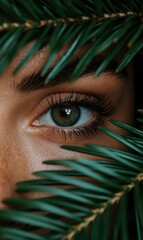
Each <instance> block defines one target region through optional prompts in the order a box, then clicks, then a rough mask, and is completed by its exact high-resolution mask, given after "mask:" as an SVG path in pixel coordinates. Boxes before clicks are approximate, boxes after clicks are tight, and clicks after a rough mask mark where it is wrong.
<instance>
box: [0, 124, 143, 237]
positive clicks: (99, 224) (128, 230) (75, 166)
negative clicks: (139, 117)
mask: <svg viewBox="0 0 143 240" xmlns="http://www.w3.org/2000/svg"><path fill="white" fill-rule="evenodd" d="M112 122H114V124H116V125H118V126H120V127H122V128H124V129H126V130H128V132H129V133H134V136H133V137H131V135H130V136H129V138H128V136H119V135H118V134H117V133H114V132H112V131H111V130H109V129H106V128H103V127H102V131H104V132H105V133H106V134H109V135H112V137H114V138H115V139H117V140H118V141H120V142H122V143H124V144H125V145H127V146H128V147H129V148H131V149H132V150H133V152H125V151H123V150H119V149H113V148H109V147H102V146H98V145H94V144H88V145H86V146H84V147H78V146H63V147H64V148H66V149H69V150H73V151H79V152H82V153H88V154H91V155H95V156H102V157H104V158H105V159H106V160H96V161H95V160H93V159H85V158H79V159H76V160H75V159H71V160H66V161H65V160H52V161H50V160H49V161H45V162H44V163H45V164H51V163H52V164H55V165H58V166H59V165H62V166H65V167H67V170H62V171H56V170H54V171H53V170H52V171H39V172H36V173H35V175H36V176H38V177H39V178H38V179H36V180H29V181H25V182H21V183H18V184H17V191H18V192H21V193H23V192H30V193H31V192H34V193H35V192H36V193H40V194H41V193H42V194H45V196H44V197H43V198H37V199H23V198H18V199H7V200H5V203H7V204H9V205H10V206H12V207H16V208H17V209H16V210H0V221H2V223H3V222H5V221H6V222H7V221H8V222H11V224H9V227H8V228H7V227H0V236H1V237H3V238H4V239H10V240H11V239H15V240H16V239H23V240H26V239H34V240H36V239H37V240H38V239H39V240H41V239H43V240H45V239H50V240H56V239H57V240H58V239H62V240H70V239H73V240H76V239H78V240H79V239H82V240H83V239H90V240H95V239H96V240H98V239H105V240H107V239H114V240H118V239H120V238H121V239H125V240H127V239H135V238H136V239H141V236H142V228H143V219H142V213H143V204H142V180H143V172H142V159H143V149H142V145H140V144H139V143H142V141H143V131H140V130H138V129H136V128H133V127H130V126H128V125H126V124H124V123H121V122H119V121H115V120H114V121H113V120H112ZM100 128H101V127H100ZM134 137H135V138H136V142H137V144H134V142H133V143H132V141H131V139H133V140H134ZM111 160H112V161H111ZM63 186H64V188H63ZM65 187H66V188H65ZM47 194H50V196H49V195H48V196H46V195H47ZM130 194H131V196H132V197H130V198H129V195H130ZM129 199H132V203H131V204H132V205H131V209H130V208H129ZM114 208H115V209H116V214H115V213H114V214H113V211H114ZM131 211H132V212H133V213H132V217H133V216H134V218H133V222H132V223H131V222H130V220H131V219H130V217H131V215H130V212H131ZM113 217H114V223H111V222H112V218H113ZM17 224H18V228H17ZM19 224H20V225H19ZM23 224H24V225H23ZM41 229H48V230H49V232H46V233H43V234H36V233H34V231H35V230H36V231H37V230H41ZM132 229H133V231H132ZM132 234H135V235H132ZM131 235H132V236H134V237H133V238H131Z"/></svg>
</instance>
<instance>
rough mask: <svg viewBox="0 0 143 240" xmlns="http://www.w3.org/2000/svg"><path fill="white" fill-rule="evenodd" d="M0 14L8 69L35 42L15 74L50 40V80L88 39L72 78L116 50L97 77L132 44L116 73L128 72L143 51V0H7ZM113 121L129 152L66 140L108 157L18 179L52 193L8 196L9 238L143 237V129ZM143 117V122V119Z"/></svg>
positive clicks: (1, 214) (0, 230)
mask: <svg viewBox="0 0 143 240" xmlns="http://www.w3.org/2000/svg"><path fill="white" fill-rule="evenodd" d="M0 13H1V14H0V34H1V38H0V52H1V56H2V57H1V62H0V73H1V74H2V73H3V72H4V71H5V69H6V68H7V66H8V64H9V63H10V61H11V60H12V59H13V57H14V56H15V54H16V53H18V52H19V51H20V49H21V48H22V47H24V46H25V45H26V44H27V43H29V42H30V41H32V40H34V41H35V42H34V45H33V47H32V48H31V50H30V52H28V54H27V55H26V56H25V57H24V58H23V59H22V61H21V62H20V63H19V65H18V66H17V67H16V69H15V71H14V74H16V73H17V72H18V71H20V70H21V68H22V67H23V66H24V64H25V63H26V62H27V61H28V60H29V59H30V58H32V56H33V55H34V54H35V53H36V52H37V51H39V50H40V49H41V48H43V47H44V46H46V45H47V44H48V45H49V46H50V49H51V53H50V57H49V58H48V59H47V60H46V62H45V64H44V66H43V69H42V72H41V75H42V76H43V77H44V79H45V83H47V82H48V81H52V79H53V78H54V77H55V76H56V75H57V74H58V73H59V72H60V71H61V70H62V69H63V68H64V67H65V66H66V64H67V63H68V62H69V61H70V60H71V59H72V57H73V56H74V54H75V53H76V52H77V51H79V50H80V49H81V48H83V47H84V46H87V45H88V50H87V51H86V53H85V54H84V55H83V56H82V57H81V59H80V61H79V62H78V63H77V66H76V68H75V69H74V71H73V73H72V76H71V80H75V79H76V78H77V77H78V76H80V75H81V73H83V72H84V71H85V70H86V68H87V66H88V65H89V63H90V62H91V60H92V59H93V57H94V56H96V55H98V54H100V53H102V52H103V51H104V50H106V49H108V48H109V47H110V46H112V51H111V52H110V53H109V54H108V56H107V57H106V58H105V60H104V61H103V62H102V63H101V65H100V66H99V67H98V69H97V70H96V74H97V75H98V74H100V73H101V72H102V71H103V70H105V69H106V68H107V67H108V65H109V64H110V63H111V61H112V60H113V59H114V58H115V56H116V55H117V54H118V53H119V52H120V51H121V49H123V48H124V47H126V48H127V51H126V52H125V54H124V56H123V58H122V59H121V61H120V63H119V65H118V67H117V69H116V71H122V70H123V68H124V67H125V66H126V65H127V64H128V63H129V62H130V61H131V60H132V59H133V58H134V57H135V56H136V55H137V54H142V51H143V41H142V35H143V24H142V19H143V2H142V1H140V0H136V1H134V0H132V1H131V0H130V1H114V0H112V1H111V0H106V1H103V0H83V1H82V0H80V1H77V0H39V1H34V0H25V1H19V0H0ZM65 45H69V48H68V50H67V51H66V53H65V54H64V55H63V56H61V58H60V60H59V61H58V63H57V64H56V65H55V66H54V67H53V68H51V65H52V63H53V61H54V60H55V59H56V56H57V54H58V52H59V51H60V49H62V48H63V46H65ZM140 113H141V114H142V113H143V110H140ZM111 121H112V123H113V124H115V125H118V126H119V127H121V128H123V129H126V130H127V131H128V135H127V136H120V135H119V134H117V133H115V132H112V131H111V130H109V129H106V128H104V127H99V130H100V131H103V132H105V134H108V135H110V136H112V137H113V138H115V139H117V140H118V141H120V142H122V143H123V144H124V145H126V146H127V147H128V148H129V152H125V151H122V150H118V149H113V148H109V147H102V146H98V145H93V144H88V145H86V146H83V147H78V146H62V147H63V148H65V149H69V150H73V151H78V152H83V153H88V154H90V155H92V156H94V155H96V156H102V157H104V158H105V160H103V161H100V160H96V161H94V160H93V159H92V158H91V159H85V158H80V159H71V160H66V161H64V159H63V160H58V161H55V160H52V164H55V165H64V166H66V167H67V170H61V171H40V172H37V173H35V174H36V176H38V178H37V179H36V180H29V181H25V182H21V183H18V184H17V191H18V192H30V193H31V192H37V193H44V194H45V197H44V198H37V199H23V198H19V199H7V200H5V202H6V203H7V204H9V205H10V206H12V208H11V209H8V210H0V222H1V227H0V237H1V238H2V239H9V240H26V239H27V240H28V239H33V240H36V239H37V240H45V239H48V240H57V239H63V240H68V239H73V240H77V239H78V240H79V239H82V240H84V239H86V240H87V239H90V240H98V239H102V240H107V239H113V240H117V239H122V240H129V239H138V240H141V239H142V232H143V217H142V216H143V203H142V179H143V171H142V159H143V131H142V130H141V129H137V128H135V127H131V126H128V125H126V124H124V123H121V122H118V121H115V120H111ZM139 121H140V122H143V118H140V119H139ZM111 160H113V161H111ZM50 163H51V162H50V161H45V162H44V164H50ZM63 185H64V186H65V185H66V187H68V188H65V187H63ZM49 194H50V195H49ZM41 229H44V232H43V233H41V232H40V231H41Z"/></svg>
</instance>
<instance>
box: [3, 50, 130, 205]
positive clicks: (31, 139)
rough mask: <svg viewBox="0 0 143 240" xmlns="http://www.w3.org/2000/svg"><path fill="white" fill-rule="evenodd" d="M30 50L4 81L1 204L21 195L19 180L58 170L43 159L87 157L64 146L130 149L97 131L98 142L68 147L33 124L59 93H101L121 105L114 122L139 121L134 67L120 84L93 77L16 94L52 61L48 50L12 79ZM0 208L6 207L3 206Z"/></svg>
mask: <svg viewBox="0 0 143 240" xmlns="http://www.w3.org/2000/svg"><path fill="white" fill-rule="evenodd" d="M28 49H29V46H27V47H26V48H25V49H23V51H21V53H20V54H19V55H17V56H16V57H15V59H14V60H13V61H12V63H11V64H10V66H9V67H8V69H7V70H6V72H5V73H4V74H3V75H2V76H1V77H0V200H1V201H2V199H4V198H7V197H13V196H18V194H16V193H15V192H14V189H15V184H16V183H17V182H19V181H23V180H26V179H31V178H33V177H34V176H33V175H32V172H35V171H38V170H43V169H53V168H54V166H52V165H49V166H46V165H42V161H43V160H46V159H50V160H51V159H55V158H74V157H79V156H85V155H84V154H81V153H74V152H70V151H66V150H63V149H61V148H60V145H61V144H73V145H83V144H85V143H95V144H99V145H100V144H101V145H105V146H112V147H117V148H119V149H124V148H125V147H124V146H122V145H121V144H120V143H118V142H117V141H116V140H113V139H111V138H110V137H108V136H106V135H104V134H103V133H101V132H97V133H96V134H95V135H93V136H92V137H89V138H87V137H86V138H85V139H84V138H82V139H78V138H73V139H72V140H70V139H68V138H67V142H65V140H64V139H63V138H62V136H61V135H57V134H55V133H52V132H51V131H49V132H48V133H45V132H42V131H41V130H40V129H35V128H33V127H31V125H30V123H31V122H32V121H33V120H34V119H33V115H32V114H33V109H34V108H35V107H36V106H37V105H38V104H39V103H40V102H41V101H42V99H43V98H45V97H46V96H47V95H49V94H56V93H57V92H63V93H64V92H70V91H73V92H76V91H77V89H78V92H81V93H83V94H86V93H87V92H90V93H91V94H93V95H94V94H98V93H103V94H104V95H106V94H107V95H110V96H111V98H112V101H113V102H115V103H116V105H117V110H116V112H115V113H114V114H113V116H110V117H111V118H114V119H118V120H120V121H123V122H126V123H129V124H133V122H134V101H133V95H134V93H133V79H132V75H133V74H132V66H129V67H128V72H129V76H128V79H126V82H124V81H122V80H119V81H118V80H117V79H116V77H112V76H111V75H107V74H101V75H100V76H99V77H98V78H97V77H96V78H95V77H93V76H87V77H85V78H84V79H79V80H77V82H75V83H73V84H68V83H64V84H61V86H58V87H54V88H49V89H44V90H38V91H35V92H31V93H28V94H25V95H24V94H22V93H19V92H18V91H16V90H14V89H13V85H14V83H19V82H20V81H21V79H22V77H23V76H24V75H25V74H28V73H31V72H35V71H38V68H39V69H40V67H41V66H42V64H43V63H44V61H45V59H46V57H47V51H45V53H44V51H42V54H41V53H40V58H38V55H36V56H35V57H34V58H33V59H32V60H31V61H30V62H29V63H28V64H27V65H26V66H25V67H24V68H23V69H22V71H21V72H20V73H18V74H17V75H16V77H14V76H12V71H13V69H14V67H15V66H16V64H17V62H19V61H20V58H21V57H22V56H23V55H24V54H25V53H26V52H27V50H28ZM34 63H35V64H34ZM81 80H82V84H81ZM107 81H108V84H107ZM87 82H88V84H87ZM107 127H108V128H110V129H113V130H115V131H117V132H119V133H121V134H125V132H124V131H123V130H121V129H119V128H117V127H115V126H113V125H112V124H111V123H108V124H107ZM86 156H87V155H86ZM90 158H91V156H90ZM98 159H99V157H98ZM26 197H31V195H29V196H28V195H26ZM0 207H4V206H3V204H2V202H1V203H0Z"/></svg>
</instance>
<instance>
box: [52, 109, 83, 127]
mask: <svg viewBox="0 0 143 240" xmlns="http://www.w3.org/2000/svg"><path fill="white" fill-rule="evenodd" d="M51 115H52V118H53V121H54V122H55V123H56V124H57V125H58V126H63V127H69V126H73V125H74V124H76V122H77V121H78V120H79V117H80V108H79V107H78V106H70V107H69V106H57V107H55V108H53V109H52V110H51Z"/></svg>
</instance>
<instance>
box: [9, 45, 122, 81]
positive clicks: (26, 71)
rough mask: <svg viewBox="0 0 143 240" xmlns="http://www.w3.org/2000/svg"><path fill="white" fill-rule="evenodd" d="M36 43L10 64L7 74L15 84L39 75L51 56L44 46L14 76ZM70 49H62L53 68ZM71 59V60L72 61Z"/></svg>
mask: <svg viewBox="0 0 143 240" xmlns="http://www.w3.org/2000/svg"><path fill="white" fill-rule="evenodd" d="M35 42H36V41H32V42H30V43H29V44H27V45H26V46H25V47H24V48H23V49H21V51H20V52H19V53H18V54H16V56H15V57H14V59H13V60H12V61H11V63H10V64H9V66H8V68H7V70H6V72H5V74H6V75H7V76H8V77H9V76H11V78H12V79H13V81H14V82H16V83H19V82H20V79H21V78H22V77H23V76H25V75H30V74H32V73H38V72H39V71H40V70H41V68H42V66H43V64H44V63H45V61H46V60H47V59H48V57H49V56H50V47H49V46H48V45H47V46H44V47H43V48H42V49H41V50H39V51H38V52H37V53H36V54H35V55H34V56H33V57H32V58H31V59H30V60H29V61H28V62H27V63H26V64H25V65H24V67H23V68H22V69H21V70H20V71H19V72H18V73H17V74H16V75H15V76H13V71H14V69H15V68H16V66H17V65H18V64H19V63H20V61H21V60H22V59H23V58H24V57H25V56H26V55H27V54H28V53H29V51H30V50H31V48H32V47H33V46H34V44H35ZM88 48H89V45H88V46H85V47H84V48H82V49H80V50H79V51H78V52H76V54H75V55H74V56H73V58H72V59H76V58H78V59H79V58H81V56H82V55H84V53H85V52H86V51H87V50H88ZM112 48H113V47H110V48H109V49H108V50H106V51H104V52H103V53H102V55H103V56H106V55H108V53H109V52H110V51H112ZM68 49H69V45H67V46H64V48H62V49H61V50H60V51H59V53H58V54H57V57H56V58H55V60H54V61H53V63H52V65H51V67H53V65H55V64H56V63H57V62H58V60H59V59H60V58H61V57H62V56H63V55H64V54H65V52H67V50H68ZM124 52H125V51H124V50H122V51H121V52H120V53H119V54H118V55H117V57H116V59H117V60H120V59H121V57H122V56H123V54H124ZM72 59H71V60H72Z"/></svg>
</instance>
